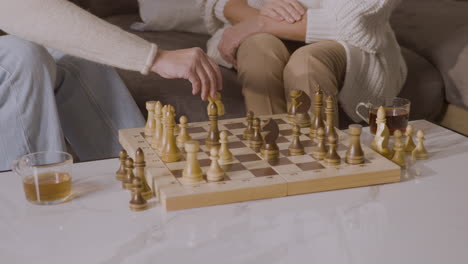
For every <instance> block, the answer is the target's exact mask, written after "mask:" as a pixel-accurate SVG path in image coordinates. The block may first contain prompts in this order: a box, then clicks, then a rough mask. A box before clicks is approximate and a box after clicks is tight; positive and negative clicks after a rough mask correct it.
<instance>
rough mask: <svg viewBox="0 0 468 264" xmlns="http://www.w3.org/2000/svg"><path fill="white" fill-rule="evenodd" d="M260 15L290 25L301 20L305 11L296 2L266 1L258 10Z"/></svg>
mask: <svg viewBox="0 0 468 264" xmlns="http://www.w3.org/2000/svg"><path fill="white" fill-rule="evenodd" d="M260 14H261V15H264V16H267V17H270V18H272V19H274V20H277V21H280V22H281V21H283V20H286V21H287V22H289V23H291V24H292V23H295V22H297V21H300V20H301V19H302V16H303V15H304V14H305V9H304V7H303V6H302V5H301V4H300V3H299V2H298V1H297V0H267V1H266V2H265V5H264V7H262V8H261V9H260Z"/></svg>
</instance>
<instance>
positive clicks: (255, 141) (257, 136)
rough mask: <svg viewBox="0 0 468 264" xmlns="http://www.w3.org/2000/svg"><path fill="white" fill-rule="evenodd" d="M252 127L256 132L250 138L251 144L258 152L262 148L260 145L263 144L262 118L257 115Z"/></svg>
mask: <svg viewBox="0 0 468 264" xmlns="http://www.w3.org/2000/svg"><path fill="white" fill-rule="evenodd" d="M252 127H253V130H254V133H253V135H252V137H251V138H250V142H249V146H250V148H252V149H253V150H254V151H255V152H258V151H259V150H260V147H261V146H262V145H263V137H262V134H261V131H260V118H258V117H257V118H255V119H254V121H253V125H252Z"/></svg>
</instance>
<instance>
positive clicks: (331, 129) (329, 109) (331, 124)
mask: <svg viewBox="0 0 468 264" xmlns="http://www.w3.org/2000/svg"><path fill="white" fill-rule="evenodd" d="M334 104H335V103H334V102H333V98H332V97H331V96H327V99H326V100H325V105H326V106H325V116H326V117H327V119H326V122H325V136H326V137H328V136H330V134H333V135H334V136H335V137H337V138H338V134H337V133H336V131H335V120H334V119H335V106H334Z"/></svg>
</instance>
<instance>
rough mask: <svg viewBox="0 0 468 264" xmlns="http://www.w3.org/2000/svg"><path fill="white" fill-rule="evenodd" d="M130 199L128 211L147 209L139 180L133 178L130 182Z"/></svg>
mask: <svg viewBox="0 0 468 264" xmlns="http://www.w3.org/2000/svg"><path fill="white" fill-rule="evenodd" d="M131 190H132V199H131V200H130V202H129V207H130V210H132V211H143V210H145V209H146V208H148V203H147V202H146V200H145V198H144V197H143V195H142V193H141V191H142V184H141V180H140V179H139V178H135V179H133V181H132V187H131Z"/></svg>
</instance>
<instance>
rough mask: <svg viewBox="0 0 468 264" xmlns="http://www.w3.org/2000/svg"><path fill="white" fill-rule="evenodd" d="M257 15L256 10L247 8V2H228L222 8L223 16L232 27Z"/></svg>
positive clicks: (242, 0) (241, 0) (237, 0)
mask: <svg viewBox="0 0 468 264" xmlns="http://www.w3.org/2000/svg"><path fill="white" fill-rule="evenodd" d="M258 13H259V11H258V9H255V8H253V7H251V6H249V5H248V4H247V0H229V2H227V4H226V6H225V7H224V16H225V17H226V19H227V20H228V21H229V22H231V24H233V25H236V24H238V23H240V22H242V21H245V20H247V19H250V18H253V17H255V16H257V15H258Z"/></svg>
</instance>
